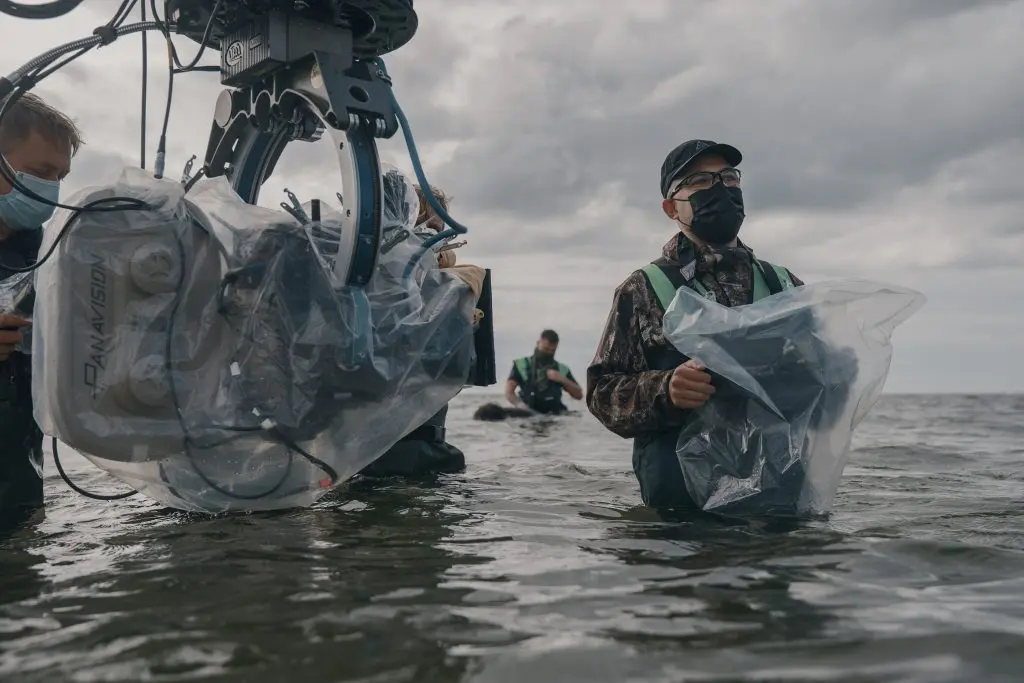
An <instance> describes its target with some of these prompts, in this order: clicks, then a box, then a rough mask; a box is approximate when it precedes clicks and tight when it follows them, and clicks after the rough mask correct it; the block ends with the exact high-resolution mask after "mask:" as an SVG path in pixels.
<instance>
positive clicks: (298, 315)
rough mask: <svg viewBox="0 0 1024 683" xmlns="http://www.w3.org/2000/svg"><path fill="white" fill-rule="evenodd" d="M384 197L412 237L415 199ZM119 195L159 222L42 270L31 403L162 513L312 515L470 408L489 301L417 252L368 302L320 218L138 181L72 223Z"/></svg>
mask: <svg viewBox="0 0 1024 683" xmlns="http://www.w3.org/2000/svg"><path fill="white" fill-rule="evenodd" d="M384 185H385V191H386V192H387V193H388V194H387V195H386V196H385V198H384V202H383V215H384V224H383V227H384V229H385V232H386V233H387V234H391V233H393V232H395V231H401V230H408V231H409V232H410V233H412V228H413V225H412V223H413V222H414V221H415V218H416V215H417V213H418V201H417V199H416V194H415V191H414V189H413V187H412V185H411V183H410V182H409V181H408V179H407V178H405V177H404V176H403V175H402V174H401V173H399V172H398V171H397V170H391V171H389V172H388V174H387V175H386V177H385V183H384ZM112 195H117V196H127V197H136V198H139V199H141V200H143V201H145V202H147V203H148V204H149V205H150V207H151V208H150V209H148V210H131V211H117V212H102V213H99V212H89V213H84V214H81V215H80V216H79V217H78V218H77V219H75V221H74V223H73V226H72V227H71V229H70V230H68V231H67V233H68V234H67V236H66V237H65V238H64V239H62V240H61V242H60V245H59V246H58V247H57V250H56V252H55V254H54V256H53V257H52V258H51V259H50V260H49V261H47V262H46V263H45V264H44V265H43V266H42V267H41V268H40V269H39V271H38V279H37V287H38V297H37V306H36V319H35V332H36V334H35V337H34V346H33V351H34V359H33V371H34V379H33V394H34V396H35V406H36V417H37V420H38V421H39V424H40V426H41V427H42V429H43V431H44V432H46V433H47V434H50V435H53V436H56V437H57V438H58V439H60V440H61V441H63V442H65V443H66V444H68V445H69V446H71V447H73V448H75V449H76V450H78V451H79V452H80V453H82V454H83V455H85V456H86V457H87V458H88V459H89V460H91V461H92V462H93V463H95V464H96V465H98V466H99V467H101V468H103V469H105V470H106V471H108V472H110V473H111V474H113V475H115V476H117V477H119V478H120V479H122V480H123V481H125V482H126V483H127V484H129V485H131V486H133V487H135V488H136V489H138V490H140V491H142V492H143V493H145V494H146V495H148V496H150V497H151V498H153V499H155V500H157V501H159V502H161V503H164V504H166V505H169V506H172V507H175V508H179V509H185V510H195V511H204V512H220V511H227V510H259V509H274V508H286V507H296V506H304V505H308V504H310V503H312V502H314V501H315V500H316V499H317V498H319V497H320V496H321V495H323V494H324V493H325V492H326V491H327V490H328V489H329V488H330V487H331V486H332V485H333V484H336V483H339V482H342V481H344V480H346V479H347V478H349V477H351V476H352V475H354V474H356V473H357V472H358V471H359V470H361V469H362V468H363V467H365V466H366V465H368V464H369V463H371V462H372V461H373V460H375V459H376V458H377V457H379V456H380V455H381V454H383V453H384V452H385V451H386V450H387V449H388V448H389V447H390V446H392V445H393V444H394V443H396V442H397V441H398V440H399V439H400V438H401V437H402V436H404V435H405V434H407V433H409V432H411V431H412V430H413V429H415V428H416V427H418V426H419V425H420V424H422V423H424V422H425V421H426V420H427V419H428V418H429V417H430V416H431V415H433V414H435V413H436V412H437V411H438V410H440V409H441V408H442V407H443V406H444V405H445V404H446V403H447V402H448V401H450V400H451V399H452V398H453V397H454V396H455V395H456V394H457V393H458V392H459V391H460V390H461V389H462V388H463V386H464V384H465V381H466V378H467V376H468V374H469V370H470V363H471V360H472V354H473V329H472V315H473V308H474V305H475V296H474V294H473V292H472V290H471V289H470V287H469V286H467V285H466V284H465V283H464V282H463V281H462V280H461V279H459V278H458V277H456V276H454V275H451V274H448V273H446V272H444V271H442V270H441V269H439V268H438V266H437V262H436V259H434V258H422V250H421V248H420V247H421V246H422V239H421V238H419V237H417V236H416V235H415V234H410V236H409V237H408V238H407V239H404V240H402V241H400V242H398V243H397V244H395V245H393V246H392V248H390V249H389V250H388V251H387V253H384V254H382V255H381V256H380V260H379V262H378V268H377V273H376V275H375V276H374V278H373V279H372V280H371V282H370V283H369V285H368V286H367V287H366V288H365V289H360V288H353V287H347V286H344V283H339V282H338V281H337V280H336V277H335V275H334V267H333V261H334V258H335V257H336V256H337V255H338V254H339V253H340V254H341V255H342V256H343V257H344V256H346V255H347V254H348V253H349V251H348V250H350V249H351V247H350V246H348V245H346V244H345V242H344V237H345V235H344V234H343V231H342V230H341V225H340V222H339V221H338V220H337V218H338V217H339V214H337V211H336V210H334V211H333V212H332V211H330V210H329V209H328V208H327V206H326V205H324V206H323V207H322V210H321V220H320V221H319V222H315V223H302V222H300V221H299V220H297V219H295V218H293V217H292V216H291V215H289V214H288V213H287V212H285V211H282V210H273V209H267V208H264V207H260V206H252V205H249V204H246V203H244V202H242V201H241V199H240V198H239V197H238V196H237V195H236V194H235V193H234V192H233V191H232V190H231V188H230V186H229V185H228V183H227V181H226V180H225V179H223V178H217V179H212V180H211V179H205V180H202V181H200V182H199V183H197V184H196V185H195V187H194V188H193V189H192V190H191V191H190V192H189V193H188V195H187V196H186V195H185V194H184V193H183V188H182V186H181V185H180V184H178V183H176V182H172V181H168V180H156V179H154V178H152V177H151V176H149V175H147V174H145V173H144V172H141V171H138V170H136V169H126V170H125V171H124V173H123V174H122V175H121V177H120V179H119V180H118V181H117V182H116V183H114V184H113V185H111V186H107V187H99V188H91V189H87V190H84V191H82V192H79V193H78V194H77V195H76V196H74V197H72V198H70V199H69V200H67V203H69V204H78V205H81V204H85V203H88V202H90V201H94V200H96V199H99V198H101V197H108V196H112ZM68 218H69V214H68V213H67V212H62V213H59V214H58V215H56V216H55V217H54V219H53V222H52V223H51V226H50V228H49V229H48V230H47V240H48V242H50V243H52V240H53V239H54V238H55V237H56V235H57V233H58V232H59V228H60V227H62V226H63V225H64V224H65V222H66V221H67V220H68ZM48 246H49V245H48V244H47V245H44V247H43V251H44V252H45V250H46V249H47V248H48ZM428 253H430V252H428ZM414 257H416V258H417V264H418V265H417V266H416V268H415V269H413V270H412V273H411V276H409V277H403V274H404V273H405V271H406V266H407V264H408V263H409V261H410V259H413V258H414Z"/></svg>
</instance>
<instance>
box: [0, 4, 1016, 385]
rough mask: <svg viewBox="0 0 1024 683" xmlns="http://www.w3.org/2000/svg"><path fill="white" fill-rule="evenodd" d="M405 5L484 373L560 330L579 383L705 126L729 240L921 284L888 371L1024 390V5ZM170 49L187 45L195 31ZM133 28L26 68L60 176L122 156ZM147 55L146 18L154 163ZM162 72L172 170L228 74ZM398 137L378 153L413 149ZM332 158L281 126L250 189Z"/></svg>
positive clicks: (810, 263) (420, 104)
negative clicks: (923, 300) (66, 59)
mask: <svg viewBox="0 0 1024 683" xmlns="http://www.w3.org/2000/svg"><path fill="white" fill-rule="evenodd" d="M85 4H86V5H88V7H81V8H79V9H78V10H76V11H75V12H73V13H72V14H71V15H69V16H68V17H65V18H63V19H58V20H51V21H22V20H15V19H11V18H8V17H3V18H0V61H2V65H0V66H2V69H0V71H2V72H3V73H8V72H10V71H11V70H13V69H14V68H16V67H17V66H20V65H21V64H22V63H23V62H25V61H27V60H28V59H29V58H31V57H33V56H35V55H37V54H39V53H41V52H43V51H44V50H45V49H47V48H48V47H50V46H55V45H57V44H59V43H61V42H64V41H67V40H72V39H75V38H79V37H82V36H85V35H88V34H89V33H90V32H91V29H92V27H94V26H96V25H98V24H100V23H103V22H104V21H106V20H107V19H108V18H109V16H110V15H111V14H112V13H113V11H114V9H115V8H116V6H117V5H118V4H119V3H118V2H116V1H115V0H89V2H88V3H85ZM161 4H162V3H161ZM416 5H417V7H418V9H419V12H420V30H419V33H418V34H417V36H416V37H415V38H414V39H413V41H412V42H411V43H409V44H408V45H407V46H405V47H404V48H402V49H400V50H399V51H398V52H396V53H395V54H393V55H391V56H390V58H389V59H387V62H388V66H389V69H390V71H391V73H392V76H393V77H394V81H395V90H396V93H397V95H398V97H399V99H400V101H401V103H402V106H403V108H404V109H405V111H406V113H407V115H408V117H409V119H410V122H411V124H412V128H413V132H414V133H415V136H416V139H417V142H418V145H419V147H420V150H421V154H422V157H423V160H424V164H425V166H426V172H427V175H428V178H429V179H430V180H431V181H432V183H434V184H436V185H438V186H440V187H443V188H444V189H445V190H446V191H448V192H449V193H451V194H453V195H454V197H455V202H454V204H453V206H452V214H453V215H454V216H456V217H457V218H458V219H459V220H460V221H461V222H462V223H464V224H465V225H467V226H468V227H469V228H470V233H469V235H468V236H467V237H468V239H469V241H470V244H469V246H467V247H465V248H463V249H461V250H460V251H459V252H458V254H459V257H460V259H461V260H462V261H464V262H473V263H477V264H480V265H484V266H487V267H490V268H492V269H493V270H494V282H495V287H496V290H495V308H496V310H495V316H496V325H497V332H498V337H499V342H498V361H499V366H500V372H501V373H502V374H504V373H505V372H507V368H508V366H509V365H510V364H511V360H512V358H513V357H514V356H516V355H522V354H525V353H528V352H530V351H531V349H532V346H533V342H534V340H535V339H536V338H537V335H538V333H539V332H540V330H541V329H542V328H544V327H554V328H555V329H556V330H557V331H558V332H559V334H561V336H562V339H563V343H562V347H561V349H560V352H559V355H560V357H561V359H562V360H563V361H565V362H567V363H568V364H569V365H570V366H571V367H572V368H573V370H574V371H575V373H576V376H577V377H578V378H579V379H580V380H582V379H583V377H584V375H585V370H586V366H587V365H588V363H589V362H590V360H591V357H592V356H593V353H594V349H595V347H596V344H597V341H598V338H599V336H600V333H601V329H602V326H603V325H604V322H605V317H606V316H607V313H608V306H609V303H610V301H611V295H612V290H613V289H614V288H615V286H616V285H618V284H619V283H620V282H621V281H622V280H623V279H624V278H625V277H626V276H627V275H629V273H630V272H631V271H633V270H634V269H636V268H638V267H640V266H642V265H643V264H644V263H647V262H649V261H650V260H651V259H653V258H655V257H656V256H657V255H658V254H659V252H660V248H661V245H662V244H663V243H664V242H665V241H666V240H667V239H668V238H669V237H670V236H671V235H672V233H673V231H674V230H675V228H674V227H673V224H672V223H671V222H670V221H668V220H667V219H666V218H665V217H664V216H663V215H662V213H661V211H660V208H659V204H660V195H659V191H658V180H659V169H660V166H661V162H662V160H663V158H664V156H665V154H666V152H667V151H668V150H669V149H670V148H672V147H673V146H674V145H676V144H677V143H679V142H681V141H682V140H685V139H690V138H698V137H699V138H706V139H713V140H719V141H726V142H729V143H731V144H733V145H735V146H737V147H739V148H740V149H741V150H742V151H743V153H744V155H745V160H744V163H743V165H742V168H743V170H744V172H745V176H744V192H745V197H746V201H747V216H748V218H747V221H746V223H745V224H744V227H743V231H742V233H741V237H742V238H743V239H744V240H745V241H746V242H747V243H748V244H749V245H751V246H752V247H753V248H754V249H755V251H756V252H757V254H758V255H759V256H760V257H761V258H764V259H767V260H769V261H773V262H776V263H780V264H784V265H787V266H788V267H789V268H790V269H791V270H793V271H794V272H795V273H797V274H798V275H799V276H800V277H801V278H803V279H804V280H806V281H809V282H817V281H822V280H827V279H832V278H841V277H846V276H858V277H868V278H874V279H880V280H885V281H889V282H893V283H896V284H900V285H904V286H909V287H913V288H916V289H918V290H920V291H922V292H924V293H925V294H926V295H927V297H928V303H927V304H926V306H925V307H924V308H923V309H922V310H921V311H920V312H919V313H918V314H917V315H916V316H915V317H914V318H912V319H911V320H910V321H909V322H908V323H906V324H905V325H904V326H903V327H901V328H899V329H898V330H897V332H896V335H895V346H896V352H895V358H894V364H893V372H892V374H891V376H890V380H889V384H888V390H889V391H894V392H931V391H941V392H985V391H1020V390H1024V360H1022V358H1024V341H1022V340H1024V269H1022V266H1024V230H1022V224H1024V223H1022V221H1024V81H1022V80H1021V74H1022V73H1024V1H1022V0H1013V1H1007V0H988V1H985V0H962V1H959V0H771V1H770V2H761V1H759V0H717V1H716V2H688V1H683V0H637V1H635V2H613V1H612V0H558V1H557V2H551V3H542V2H540V1H539V0H496V1H495V2H489V3H479V2H476V1H475V0H417V2H416ZM153 35H154V36H155V34H153ZM178 45H179V53H180V54H181V56H182V59H183V60H184V59H186V56H187V55H191V54H193V51H194V50H195V49H196V47H197V46H196V45H195V44H194V43H191V42H189V41H187V40H185V39H180V40H179V41H178ZM140 50H141V48H140V39H139V38H138V37H137V36H133V37H129V38H126V39H122V40H120V41H118V42H117V43H114V44H113V45H111V46H108V47H105V48H102V49H100V50H98V51H95V52H94V53H92V54H91V55H89V56H87V57H85V58H83V59H81V60H79V61H78V62H76V63H75V64H74V65H72V66H71V67H69V68H67V69H66V70H65V71H63V72H61V73H59V74H57V75H55V76H53V77H51V78H50V79H48V80H46V81H44V82H43V83H42V84H40V85H39V86H38V87H37V88H36V92H38V93H39V94H40V95H42V96H43V97H45V98H47V99H48V100H49V101H51V102H52V103H54V104H57V105H59V106H60V107H62V108H63V109H64V110H65V111H67V112H68V113H69V114H71V115H72V116H74V117H75V118H76V119H77V120H78V121H79V122H80V124H81V125H82V127H83V129H84V132H85V136H86V139H87V143H88V144H87V146H86V147H85V148H84V149H83V151H82V152H81V154H80V155H79V157H78V159H77V160H76V162H75V167H74V170H73V172H72V175H71V176H70V177H69V179H68V182H67V187H68V189H74V188H76V187H81V186H82V185H86V184H91V183H93V182H96V181H97V180H104V179H108V180H109V179H111V178H113V177H114V176H115V175H116V174H117V172H118V171H119V169H120V167H121V166H122V165H124V164H137V163H138V161H139V141H138V139H139V136H138V129H139V122H140V118H139V97H140V89H139V81H140V78H139V77H140V74H141V60H140ZM211 57H213V58H215V57H216V55H212V56H211ZM188 58H189V59H190V57H188ZM213 58H211V59H206V60H204V61H205V63H215V62H214V59H213ZM165 64H166V57H165V52H164V51H163V49H162V48H161V47H160V41H159V40H157V39H156V38H155V37H154V38H152V39H151V41H150V66H151V79H150V119H149V126H148V129H149V131H150V138H149V139H150V152H149V158H150V163H151V162H152V154H153V149H154V148H155V142H156V137H157V134H158V129H159V124H160V121H159V117H158V115H157V114H158V113H159V112H161V111H162V108H163V91H164V85H165V83H166V81H165V75H164V74H165V66H164V65H165ZM175 86H176V93H175V100H174V108H173V118H172V120H171V125H170V141H169V145H170V149H169V153H168V165H167V173H168V175H169V176H172V177H177V176H178V175H180V173H181V169H182V167H183V165H184V163H185V161H186V160H187V159H188V157H189V156H191V155H192V154H196V155H198V156H199V157H200V160H201V157H202V155H203V152H204V150H205V147H206V141H207V135H208V133H209V129H210V121H211V116H212V113H213V106H214V102H215V99H216V96H217V93H218V92H219V91H220V89H221V86H220V85H219V81H218V78H217V76H216V74H203V73H200V74H190V75H188V76H185V77H182V78H179V79H177V80H176V83H175ZM400 137H401V136H397V137H396V138H395V139H394V140H392V141H388V142H387V143H385V144H384V145H383V147H382V154H383V156H384V159H385V160H386V161H389V162H391V163H395V164H397V165H398V166H399V167H401V168H403V169H409V168H410V165H409V162H408V157H407V155H406V153H405V150H404V146H403V145H402V144H401V143H400V142H399V140H400ZM330 154H331V150H330V149H329V147H328V146H327V143H326V142H322V143H319V144H314V145H293V146H292V147H291V148H289V150H287V151H286V154H285V159H284V160H283V162H282V165H281V166H280V167H279V170H278V174H277V175H275V176H274V177H273V178H272V180H271V182H270V183H268V184H267V185H266V186H265V187H264V192H263V195H262V197H261V202H260V203H261V204H266V205H270V206H276V205H277V204H278V203H279V202H280V201H281V200H282V199H283V195H282V194H281V189H282V188H283V187H285V186H287V187H289V188H290V189H292V190H293V191H295V192H297V193H298V194H299V195H300V198H302V199H303V200H307V199H309V198H311V197H313V196H319V197H323V198H331V197H333V196H334V192H335V191H337V190H339V189H340V187H339V186H338V185H337V184H334V183H332V181H331V180H330V179H331V178H334V177H336V171H335V168H336V166H335V165H334V164H333V162H332V159H331V156H330ZM65 196H67V195H65Z"/></svg>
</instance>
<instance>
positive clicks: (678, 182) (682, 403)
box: [587, 140, 803, 509]
mask: <svg viewBox="0 0 1024 683" xmlns="http://www.w3.org/2000/svg"><path fill="white" fill-rule="evenodd" d="M741 160H742V155H741V154H740V152H739V150H737V149H736V148H735V147H732V146H730V145H725V144H719V143H715V142H711V141H707V140H691V141H689V142H685V143H683V144H681V145H679V146H678V147H676V148H675V149H674V150H672V151H671V152H670V153H669V154H668V156H667V157H666V159H665V162H664V164H663V165H662V169H661V193H662V198H663V201H662V210H663V211H664V213H665V215H666V216H668V217H669V218H670V219H672V220H673V221H674V222H675V224H676V226H677V228H678V232H676V234H675V235H674V236H673V237H672V238H671V239H670V240H669V241H668V242H667V243H666V244H665V246H664V247H663V249H662V254H661V257H660V258H659V259H656V260H655V261H653V262H652V265H653V267H654V268H655V270H654V271H653V272H652V268H651V266H648V267H646V268H644V269H641V270H637V271H635V272H634V273H633V274H631V275H630V276H629V277H628V278H627V279H626V281H625V282H623V283H622V284H621V285H619V287H618V288H617V289H616V290H615V295H614V297H613V300H612V307H611V313H610V314H609V316H608V321H607V324H606V325H605V329H604V333H603V335H602V337H601V342H600V345H599V346H598V349H597V353H596V354H595V356H594V360H593V362H592V364H591V365H590V367H589V368H588V369H587V406H588V407H589V409H590V411H591V412H592V413H593V414H594V416H595V417H597V419H598V420H600V422H601V423H602V424H603V425H604V426H605V427H607V428H608V429H609V430H610V431H612V432H614V433H615V434H618V435H619V436H621V437H623V438H632V439H633V471H634V473H635V474H636V477H637V480H638V482H639V484H640V494H641V497H642V498H643V501H644V504H646V505H649V506H651V507H655V508H675V509H693V507H694V503H693V501H692V500H691V498H690V496H689V495H688V493H687V490H686V483H685V481H684V480H683V475H682V471H681V469H680V466H679V462H678V459H677V457H676V439H677V437H678V435H679V432H680V429H681V427H682V426H683V425H684V424H686V423H687V422H688V421H689V420H692V419H695V413H694V411H695V410H696V409H697V408H699V407H700V406H702V405H703V404H704V403H705V402H706V401H707V400H708V398H709V397H710V396H711V395H712V394H713V393H714V391H715V388H714V386H712V383H711V376H710V375H709V374H708V373H707V372H706V371H705V370H704V369H703V368H702V367H701V366H700V365H699V364H697V363H696V362H694V361H692V360H689V359H687V358H686V357H685V356H683V355H682V354H681V353H679V352H678V351H677V350H676V349H675V348H674V347H673V346H672V345H671V343H670V342H668V341H667V340H666V339H665V336H664V332H663V330H662V318H663V316H664V314H665V306H666V305H667V303H668V302H666V301H663V298H664V297H659V295H658V291H657V289H656V287H655V286H654V283H653V282H652V277H655V276H657V277H661V276H660V275H659V272H660V273H661V274H663V275H664V277H665V278H667V281H669V282H671V285H672V287H673V288H675V289H677V288H679V287H691V288H693V289H695V290H697V291H698V292H700V293H701V294H703V295H704V296H706V297H707V298H709V299H712V300H714V301H717V302H718V303H720V304H722V305H724V306H730V307H731V306H740V305H745V304H749V303H752V302H753V300H754V294H755V289H756V288H755V281H756V280H757V278H758V277H762V278H764V280H766V281H767V286H768V288H769V289H770V290H772V291H770V293H775V292H777V291H780V290H781V289H782V288H784V287H787V286H800V285H802V284H803V283H802V282H801V281H800V280H798V279H797V278H796V277H795V276H793V274H792V273H790V272H789V271H788V270H785V269H782V268H777V267H775V266H771V264H768V263H766V262H764V261H759V260H758V259H756V258H755V256H754V252H753V251H752V250H751V249H750V248H749V247H748V246H747V245H745V244H743V243H742V242H741V241H740V240H739V239H738V233H739V229H740V225H741V224H742V222H743V219H744V215H745V214H744V210H743V196H742V191H741V189H740V172H739V170H738V169H737V168H736V166H738V165H739V163H740V161H741ZM780 274H781V277H780Z"/></svg>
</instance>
